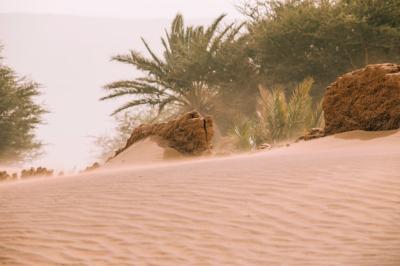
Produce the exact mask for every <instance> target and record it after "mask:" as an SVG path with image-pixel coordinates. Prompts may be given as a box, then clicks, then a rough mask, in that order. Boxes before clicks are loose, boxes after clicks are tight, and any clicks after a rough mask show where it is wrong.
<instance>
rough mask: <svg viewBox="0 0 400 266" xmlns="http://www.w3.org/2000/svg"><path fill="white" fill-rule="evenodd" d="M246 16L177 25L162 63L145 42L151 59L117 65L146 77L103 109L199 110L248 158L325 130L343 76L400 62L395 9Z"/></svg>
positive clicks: (311, 2)
mask: <svg viewBox="0 0 400 266" xmlns="http://www.w3.org/2000/svg"><path fill="white" fill-rule="evenodd" d="M240 10H241V11H242V13H243V14H245V15H246V16H247V18H248V20H247V21H246V23H245V24H235V23H232V24H228V25H226V26H223V25H222V21H223V19H224V16H220V17H218V18H217V19H216V20H214V22H213V23H212V24H211V25H210V26H209V27H203V26H196V27H195V26H185V25H184V20H183V16H182V15H177V16H176V18H175V19H174V21H173V22H172V24H171V28H170V29H169V30H168V31H166V37H164V38H162V44H163V51H162V56H161V57H160V56H158V55H156V53H155V52H154V51H152V50H151V49H150V46H149V45H148V43H147V42H146V41H144V40H143V43H144V45H145V47H146V48H147V51H148V53H149V57H145V56H143V55H142V54H140V53H137V52H135V51H131V52H130V54H127V55H118V56H115V57H114V58H113V59H114V60H115V61H118V62H121V63H125V64H129V65H132V66H134V67H136V68H137V69H139V70H142V71H143V72H144V74H145V75H144V77H141V78H138V79H135V80H127V81H117V82H113V83H110V84H108V85H106V86H105V88H106V90H107V91H108V92H110V93H109V94H108V95H107V96H105V97H104V98H102V99H103V100H104V99H111V98H115V97H121V96H126V95H131V96H133V101H131V102H128V103H127V104H125V105H124V106H122V107H121V108H119V109H118V110H116V112H119V111H122V110H125V109H127V108H130V107H135V106H139V105H146V106H149V107H153V108H156V109H157V110H158V111H160V112H162V111H163V109H164V108H165V107H168V108H170V110H171V109H172V110H173V111H172V113H176V114H178V113H181V112H186V111H190V110H193V109H196V110H198V111H199V112H200V113H202V114H207V115H212V116H213V118H214V121H215V122H216V125H217V127H218V129H219V131H220V133H221V134H222V136H230V137H231V139H234V142H235V146H236V147H237V148H238V149H243V150H249V149H253V148H254V147H256V146H257V145H259V144H262V143H277V142H280V141H288V140H293V139H296V138H297V137H299V136H300V135H302V134H303V133H304V131H305V130H306V129H309V128H314V127H320V126H322V125H323V123H324V118H323V114H322V105H321V101H320V99H321V95H322V93H323V91H324V89H325V88H326V86H327V85H328V84H329V83H331V82H332V81H333V80H334V79H335V78H336V77H337V76H339V75H341V74H343V73H345V72H348V71H349V70H352V69H355V68H360V67H362V66H365V65H366V64H371V63H381V62H384V61H388V60H389V61H391V62H394V63H399V62H400V56H399V55H400V53H399V51H400V20H399V17H400V5H398V3H397V2H396V1H394V0H387V1H376V0H367V1H361V0H360V1H359V0H356V1H349V0H340V1H323V0H268V1H258V0H256V1H250V0H249V1H245V2H244V3H243V4H242V6H241V7H240ZM307 77H313V79H311V78H307ZM267 88H268V89H267Z"/></svg>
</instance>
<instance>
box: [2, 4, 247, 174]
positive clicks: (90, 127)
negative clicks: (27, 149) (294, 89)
mask: <svg viewBox="0 0 400 266" xmlns="http://www.w3.org/2000/svg"><path fill="white" fill-rule="evenodd" d="M238 2H239V0H238V1H236V0H202V1H200V0H140V1H139V0H0V43H1V44H2V45H4V49H3V51H2V56H3V57H4V58H5V59H4V60H5V63H6V64H7V65H9V66H11V67H12V68H13V69H14V70H15V71H16V72H17V73H18V74H19V75H21V76H27V77H28V78H31V79H33V80H35V81H37V82H39V83H40V84H41V85H42V87H41V90H42V92H43V95H42V96H41V98H40V102H43V103H45V105H46V107H47V108H48V109H49V111H50V113H49V114H47V115H46V116H45V124H44V125H41V126H40V127H39V129H38V136H39V138H40V140H42V141H43V142H44V143H46V146H45V155H44V156H43V157H42V158H41V159H40V160H38V161H36V162H34V163H33V165H43V166H47V167H52V168H58V169H72V168H74V167H78V168H82V167H84V166H86V165H87V164H89V163H91V162H93V161H94V160H95V158H94V153H93V151H94V148H95V147H94V142H93V138H92V137H91V136H99V135H104V134H107V135H108V134H113V128H114V127H115V121H114V119H113V118H112V117H110V113H111V112H112V111H113V110H115V109H116V108H117V107H118V106H119V105H121V103H123V102H124V101H125V100H129V99H125V100H118V101H110V102H100V101H99V100H98V99H99V98H100V97H102V96H104V95H105V92H104V90H103V89H102V86H103V85H105V84H106V83H109V82H111V81H115V80H118V79H126V78H135V77H137V76H138V75H140V73H139V72H138V71H135V69H133V68H132V67H129V66H125V65H121V64H117V63H114V62H110V57H111V56H112V55H115V54H119V53H126V52H128V51H129V50H130V49H135V50H139V51H142V52H143V51H144V47H143V44H142V43H141V42H140V37H144V38H145V39H146V40H148V41H149V43H150V44H151V46H152V47H154V49H155V50H156V52H160V51H161V44H160V37H161V36H162V35H163V34H164V33H163V32H164V29H165V28H166V27H168V26H169V23H170V21H171V19H172V18H173V17H174V16H175V15H176V13H178V12H181V13H182V14H183V15H184V17H185V20H186V23H187V24H188V23H190V24H192V23H195V24H198V23H200V24H208V23H210V22H211V20H212V19H214V18H215V17H217V16H218V15H220V14H221V13H226V14H227V15H228V17H227V18H226V20H227V21H228V20H234V19H237V18H240V14H239V12H238V11H237V10H236V9H235V4H237V3H238ZM2 13H3V15H2ZM4 13H11V14H4ZM16 13H18V14H16ZM43 14H50V15H43ZM54 15H64V16H54ZM65 15H73V16H65ZM116 18H117V19H116ZM144 19H145V20H144Z"/></svg>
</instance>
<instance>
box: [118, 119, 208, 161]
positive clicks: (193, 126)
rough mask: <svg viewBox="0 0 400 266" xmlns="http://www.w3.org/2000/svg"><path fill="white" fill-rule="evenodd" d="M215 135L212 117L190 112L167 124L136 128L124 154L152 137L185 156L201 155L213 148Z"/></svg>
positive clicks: (146, 125)
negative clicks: (131, 147) (136, 144)
mask: <svg viewBox="0 0 400 266" xmlns="http://www.w3.org/2000/svg"><path fill="white" fill-rule="evenodd" d="M213 135H214V130H213V122H212V119H211V117H208V116H207V117H202V116H201V115H200V114H199V113H198V112H197V111H193V112H189V113H186V114H183V115H181V116H179V117H178V118H176V119H173V120H171V121H168V122H165V123H155V124H143V125H140V126H139V127H137V128H135V129H134V130H133V132H132V135H131V137H130V138H129V139H128V141H127V143H126V146H125V147H124V148H122V149H120V150H118V151H117V152H116V155H118V154H119V153H121V152H123V151H124V150H125V149H127V148H128V147H129V146H131V145H132V144H134V143H136V142H138V141H140V140H142V139H145V138H147V137H150V136H153V137H154V136H155V137H158V138H159V139H160V142H162V144H164V145H166V146H168V147H171V148H173V149H175V150H177V151H179V152H180V153H183V154H193V155H199V154H201V153H203V152H205V151H207V150H209V149H210V148H211V139H212V137H213Z"/></svg>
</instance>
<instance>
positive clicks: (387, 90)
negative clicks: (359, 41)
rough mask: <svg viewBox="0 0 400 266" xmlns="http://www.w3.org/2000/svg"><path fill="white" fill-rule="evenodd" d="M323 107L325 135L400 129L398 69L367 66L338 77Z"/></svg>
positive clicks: (395, 66)
mask: <svg viewBox="0 0 400 266" xmlns="http://www.w3.org/2000/svg"><path fill="white" fill-rule="evenodd" d="M322 107H323V110H324V115H325V134H335V133H340V132H345V131H351V130H356V129H359V130H367V131H375V130H390V129H398V128H400V65H395V64H375V65H368V66H367V67H365V68H363V69H359V70H355V71H353V72H350V73H347V74H345V75H343V76H341V77H339V78H338V79H337V80H336V81H335V82H334V83H332V84H331V85H330V86H329V87H328V88H327V90H326V93H325V96H324V100H323V105H322Z"/></svg>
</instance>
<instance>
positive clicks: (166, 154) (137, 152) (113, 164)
mask: <svg viewBox="0 0 400 266" xmlns="http://www.w3.org/2000/svg"><path fill="white" fill-rule="evenodd" d="M178 159H181V160H182V159H184V156H183V155H181V154H180V153H179V152H178V151H176V150H174V149H172V148H169V147H165V146H162V145H160V144H159V141H157V139H156V138H154V137H148V138H146V139H144V140H141V141H138V142H137V143H134V144H132V145H131V146H130V147H129V148H127V149H126V150H124V151H123V152H121V153H120V154H118V156H117V157H114V158H111V159H110V160H109V161H107V162H106V163H105V164H104V165H102V166H101V169H103V170H105V169H115V168H121V167H122V168H125V167H130V166H144V165H149V164H152V165H154V164H163V163H166V162H171V161H174V160H178Z"/></svg>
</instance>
